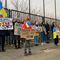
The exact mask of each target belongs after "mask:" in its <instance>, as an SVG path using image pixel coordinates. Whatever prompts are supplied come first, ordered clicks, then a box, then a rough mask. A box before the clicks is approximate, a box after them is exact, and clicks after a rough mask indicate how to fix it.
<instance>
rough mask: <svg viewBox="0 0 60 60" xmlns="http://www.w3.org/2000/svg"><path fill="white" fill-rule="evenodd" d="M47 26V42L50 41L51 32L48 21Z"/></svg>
mask: <svg viewBox="0 0 60 60" xmlns="http://www.w3.org/2000/svg"><path fill="white" fill-rule="evenodd" d="M45 28H46V33H47V34H46V35H47V41H46V42H47V43H49V33H50V26H49V24H48V23H46V24H45Z"/></svg>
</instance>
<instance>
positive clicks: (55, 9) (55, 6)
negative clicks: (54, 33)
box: [54, 0, 56, 22]
mask: <svg viewBox="0 0 60 60" xmlns="http://www.w3.org/2000/svg"><path fill="white" fill-rule="evenodd" d="M54 6H55V22H56V0H54Z"/></svg>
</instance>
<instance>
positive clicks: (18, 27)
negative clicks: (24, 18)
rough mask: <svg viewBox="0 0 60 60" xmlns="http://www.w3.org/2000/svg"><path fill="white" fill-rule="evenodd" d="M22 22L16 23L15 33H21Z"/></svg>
mask: <svg viewBox="0 0 60 60" xmlns="http://www.w3.org/2000/svg"><path fill="white" fill-rule="evenodd" d="M21 24H22V23H18V22H16V23H15V25H14V35H20V32H21Z"/></svg>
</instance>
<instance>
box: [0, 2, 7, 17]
mask: <svg viewBox="0 0 60 60" xmlns="http://www.w3.org/2000/svg"><path fill="white" fill-rule="evenodd" d="M6 17H7V12H6V10H5V9H4V8H3V6H2V2H1V1H0V18H6Z"/></svg>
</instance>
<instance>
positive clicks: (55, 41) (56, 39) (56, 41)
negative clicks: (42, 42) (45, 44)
mask: <svg viewBox="0 0 60 60" xmlns="http://www.w3.org/2000/svg"><path fill="white" fill-rule="evenodd" d="M58 42H59V39H58V35H57V36H56V38H55V39H54V44H55V45H56V46H57V45H58Z"/></svg>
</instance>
